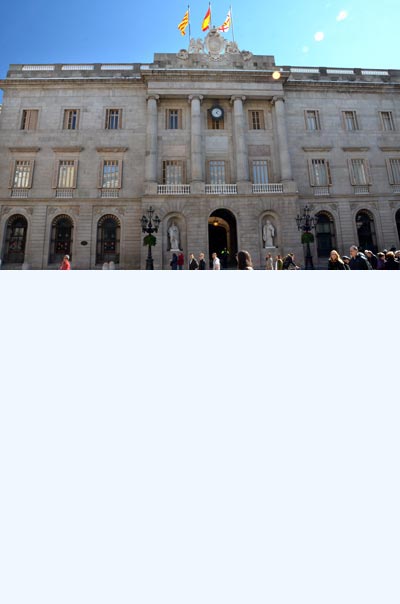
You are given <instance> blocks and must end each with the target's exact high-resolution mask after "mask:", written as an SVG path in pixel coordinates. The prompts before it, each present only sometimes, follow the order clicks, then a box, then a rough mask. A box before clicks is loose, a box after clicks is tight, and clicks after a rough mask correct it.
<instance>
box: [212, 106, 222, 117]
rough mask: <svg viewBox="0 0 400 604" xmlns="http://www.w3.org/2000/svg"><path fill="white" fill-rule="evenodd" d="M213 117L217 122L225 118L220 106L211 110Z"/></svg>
mask: <svg viewBox="0 0 400 604" xmlns="http://www.w3.org/2000/svg"><path fill="white" fill-rule="evenodd" d="M211 115H212V117H213V118H214V119H215V120H222V118H223V117H224V110H223V109H222V107H220V106H219V105H216V106H215V107H213V108H212V109H211Z"/></svg>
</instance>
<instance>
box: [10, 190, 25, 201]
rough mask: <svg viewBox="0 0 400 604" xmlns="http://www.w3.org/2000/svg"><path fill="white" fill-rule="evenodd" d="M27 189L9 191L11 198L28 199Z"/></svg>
mask: <svg viewBox="0 0 400 604" xmlns="http://www.w3.org/2000/svg"><path fill="white" fill-rule="evenodd" d="M28 193H29V189H22V188H21V189H11V193H10V195H11V197H14V198H15V199H27V198H28Z"/></svg>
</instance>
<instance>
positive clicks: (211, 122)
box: [207, 111, 225, 130]
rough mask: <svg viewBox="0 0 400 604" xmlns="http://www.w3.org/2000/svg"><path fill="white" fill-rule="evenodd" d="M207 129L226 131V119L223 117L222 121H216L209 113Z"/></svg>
mask: <svg viewBox="0 0 400 604" xmlns="http://www.w3.org/2000/svg"><path fill="white" fill-rule="evenodd" d="M207 128H208V129H209V130H225V122H224V118H223V117H222V118H221V119H219V120H216V119H214V118H213V116H212V115H211V112H210V111H208V114H207Z"/></svg>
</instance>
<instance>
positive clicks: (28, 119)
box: [20, 109, 39, 132]
mask: <svg viewBox="0 0 400 604" xmlns="http://www.w3.org/2000/svg"><path fill="white" fill-rule="evenodd" d="M38 125H39V109H22V113H21V120H20V130H23V131H25V132H28V131H31V132H34V131H35V130H37V129H38Z"/></svg>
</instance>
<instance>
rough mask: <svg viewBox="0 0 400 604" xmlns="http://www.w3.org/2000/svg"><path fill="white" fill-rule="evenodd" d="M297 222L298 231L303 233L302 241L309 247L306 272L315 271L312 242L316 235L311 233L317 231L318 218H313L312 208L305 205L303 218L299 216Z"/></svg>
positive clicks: (307, 249)
mask: <svg viewBox="0 0 400 604" xmlns="http://www.w3.org/2000/svg"><path fill="white" fill-rule="evenodd" d="M296 222H297V228H298V230H299V231H303V235H302V237H301V240H302V241H301V242H302V243H306V245H307V247H306V266H305V268H306V270H307V269H313V268H314V264H313V259H312V255H311V249H310V243H311V242H312V241H314V235H313V234H312V233H311V231H312V230H313V229H315V228H316V226H317V223H318V216H311V215H310V208H309V207H308V205H305V206H304V209H303V216H300V214H297V218H296Z"/></svg>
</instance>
